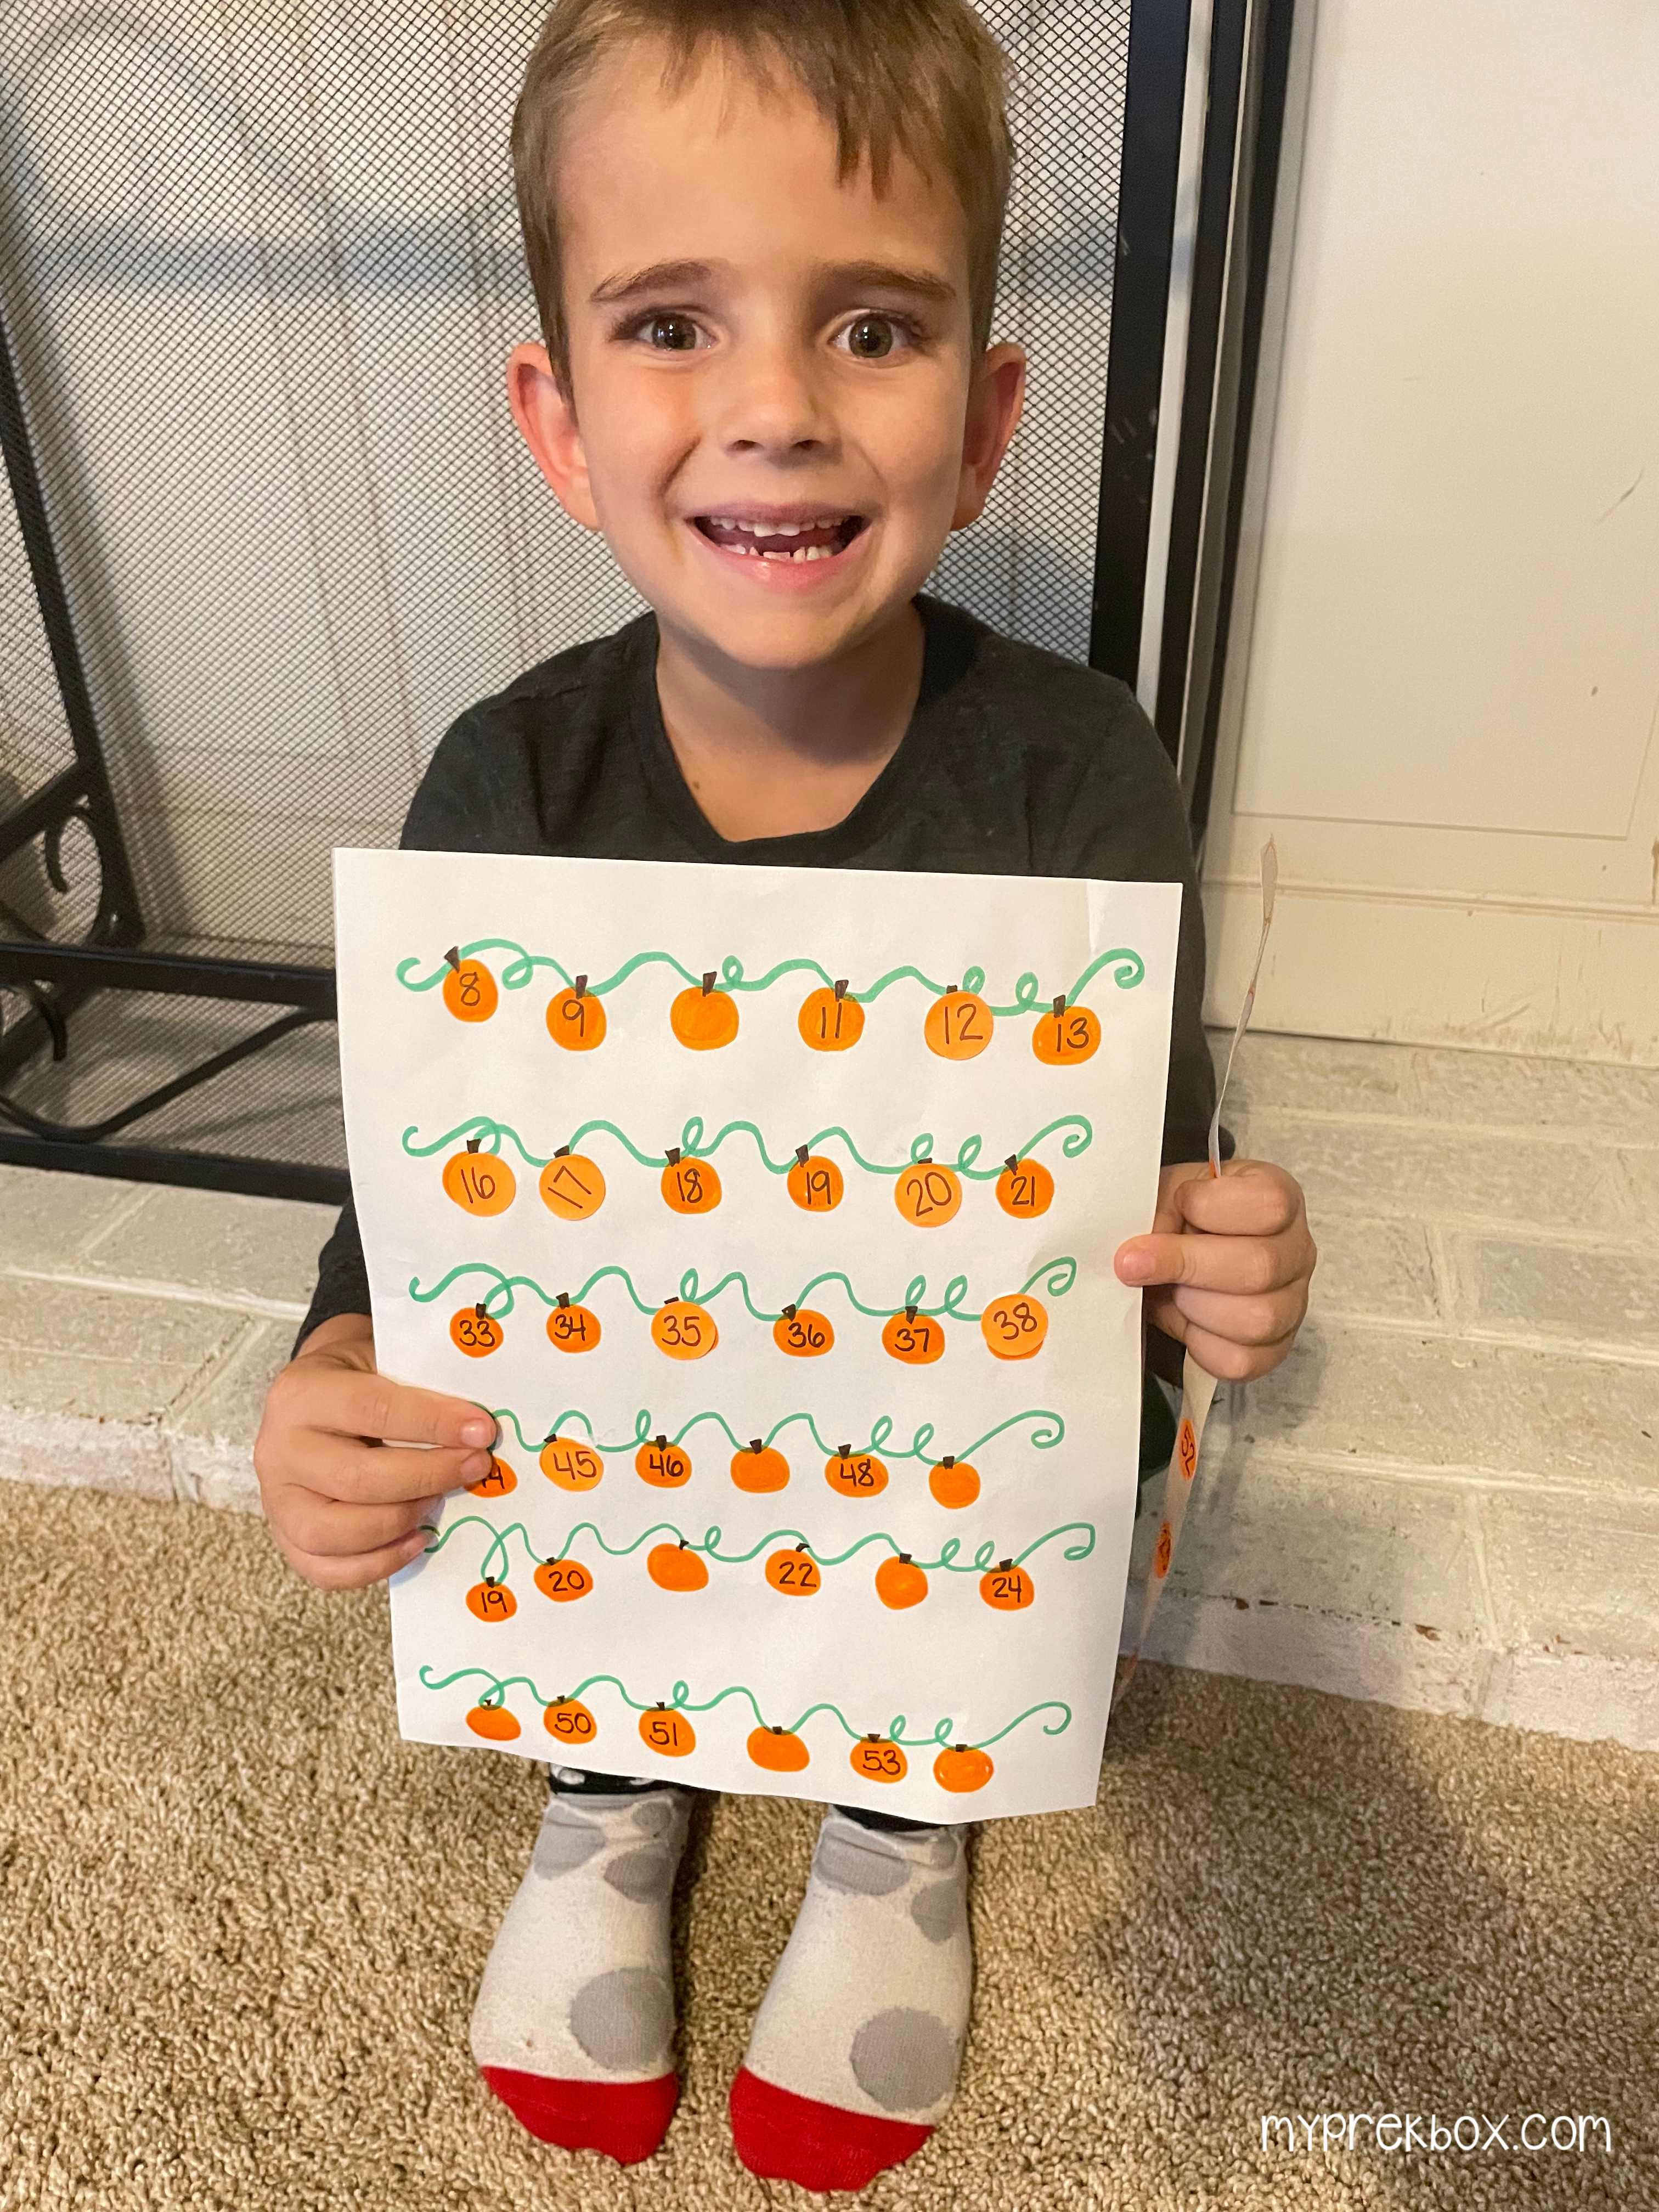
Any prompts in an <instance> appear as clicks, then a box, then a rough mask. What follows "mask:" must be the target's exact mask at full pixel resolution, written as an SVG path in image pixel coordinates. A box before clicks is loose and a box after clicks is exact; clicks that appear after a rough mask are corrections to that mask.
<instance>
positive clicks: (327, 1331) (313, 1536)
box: [253, 1314, 496, 1589]
mask: <svg viewBox="0 0 1659 2212" xmlns="http://www.w3.org/2000/svg"><path fill="white" fill-rule="evenodd" d="M495 1436H496V1428H495V1421H494V1419H492V1417H491V1416H490V1415H489V1414H488V1413H485V1412H483V1410H482V1408H481V1407H477V1406H475V1405H473V1404H471V1401H469V1400H467V1399H465V1398H444V1397H441V1396H440V1395H438V1393H437V1392H436V1391H435V1390H416V1389H408V1388H406V1387H405V1386H404V1384H402V1383H388V1382H387V1381H386V1379H385V1377H384V1376H380V1375H378V1374H377V1373H376V1372H375V1369H374V1327H373V1324H372V1323H371V1322H370V1321H369V1318H368V1315H367V1314H339V1315H337V1316H336V1317H335V1318H334V1319H333V1320H332V1321H326V1322H323V1323H322V1325H321V1326H320V1327H319V1328H316V1329H313V1332H312V1334H310V1335H309V1336H308V1337H307V1339H306V1340H305V1345H304V1348H303V1349H302V1350H301V1352H300V1355H299V1357H298V1358H296V1359H291V1360H290V1361H289V1364H288V1365H287V1366H286V1367H285V1368H283V1371H282V1373H281V1374H280V1375H278V1376H277V1377H276V1381H275V1382H274V1383H272V1384H271V1386H270V1395H269V1396H268V1397H267V1398H266V1400H265V1412H264V1420H263V1421H262V1422H261V1423H260V1425H259V1433H258V1437H257V1438H256V1439H255V1441H254V1446H253V1465H254V1468H255V1471H256V1472H257V1474H258V1477H259V1488H260V1491H261V1493H262V1494H263V1496H264V1506H265V1518H266V1520H267V1521H269V1522H270V1529H271V1534H273V1535H274V1536H275V1537H276V1541H277V1544H278V1545H279V1546H280V1547H281V1549H282V1550H283V1553H285V1554H286V1555H287V1557H288V1559H289V1562H290V1564H291V1565H294V1566H295V1567H297V1568H298V1570H299V1571H300V1572H301V1574H302V1575H303V1576H304V1577H305V1578H306V1580H307V1582H308V1583H315V1584H316V1585H317V1587H318V1589H356V1588H357V1587H358V1585H360V1584H361V1583H377V1582H383V1581H384V1580H385V1579H386V1577H387V1576H388V1575H391V1574H395V1573H396V1572H397V1571H398V1568H399V1567H402V1566H407V1565H408V1564H409V1562H410V1560H411V1559H414V1558H415V1557H416V1554H417V1553H420V1552H422V1550H424V1548H425V1547H426V1543H427V1538H426V1536H425V1534H423V1533H422V1530H421V1527H420V1524H421V1522H423V1521H430V1520H431V1519H433V1518H434V1516H435V1514H436V1512H437V1510H438V1508H439V1507H440V1506H441V1504H442V1503H443V1500H444V1497H445V1495H446V1493H447V1492H449V1491H451V1490H454V1489H457V1488H459V1486H460V1485H461V1484H463V1483H467V1482H476V1481H477V1480H478V1478H479V1476H480V1475H482V1474H486V1473H487V1472H488V1471H489V1447H490V1445H492V1444H493V1443H495ZM394 1437H395V1438H396V1439H397V1441H396V1442H395V1443H393V1442H392V1441H391V1440H392V1438H394ZM417 1444H424V1445H431V1446H435V1447H436V1449H431V1450H423V1451H422V1450H416V1449H412V1447H413V1446H415V1445H417Z"/></svg>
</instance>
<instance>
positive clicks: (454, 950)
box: [444, 945, 461, 975]
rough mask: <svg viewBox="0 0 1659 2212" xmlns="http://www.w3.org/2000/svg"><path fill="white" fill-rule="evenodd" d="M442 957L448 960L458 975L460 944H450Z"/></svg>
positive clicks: (459, 968) (459, 969) (459, 970)
mask: <svg viewBox="0 0 1659 2212" xmlns="http://www.w3.org/2000/svg"><path fill="white" fill-rule="evenodd" d="M444 958H445V959H446V960H447V961H448V963H449V964H450V966H451V967H452V968H453V969H454V970H455V973H456V974H457V975H459V974H460V972H461V948H460V946H459V945H451V946H450V948H449V950H448V951H447V952H446V953H445V955H444Z"/></svg>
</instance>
